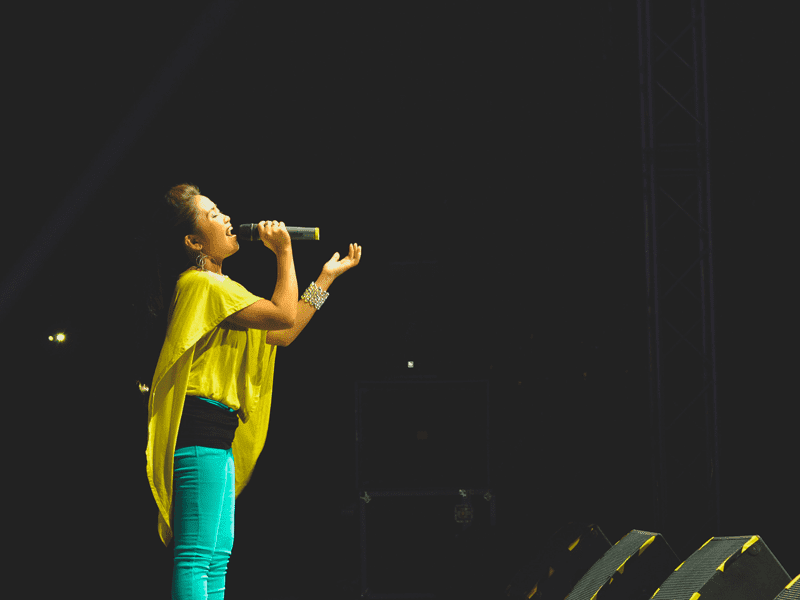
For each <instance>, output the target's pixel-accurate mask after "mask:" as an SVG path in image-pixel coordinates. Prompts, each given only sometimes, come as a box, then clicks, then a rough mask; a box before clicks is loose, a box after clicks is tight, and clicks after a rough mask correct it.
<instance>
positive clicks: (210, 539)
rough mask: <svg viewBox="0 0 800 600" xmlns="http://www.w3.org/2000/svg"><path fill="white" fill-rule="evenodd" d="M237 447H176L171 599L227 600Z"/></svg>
mask: <svg viewBox="0 0 800 600" xmlns="http://www.w3.org/2000/svg"><path fill="white" fill-rule="evenodd" d="M235 479H236V471H235V469H234V463H233V450H230V449H228V450H219V449H217V448H206V447H204V446H189V447H187V448H180V449H178V450H176V451H175V467H174V471H173V488H174V489H173V493H174V505H173V506H174V515H173V517H174V523H173V537H174V540H175V553H174V563H173V572H172V600H222V599H223V598H224V596H225V574H226V573H227V571H228V561H229V560H230V557H231V550H232V549H233V514H234V502H235V499H236V494H235Z"/></svg>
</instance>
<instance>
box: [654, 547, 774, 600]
mask: <svg viewBox="0 0 800 600" xmlns="http://www.w3.org/2000/svg"><path fill="white" fill-rule="evenodd" d="M789 579H790V577H789V574H788V573H787V572H786V571H785V570H784V568H783V567H782V566H781V564H780V563H779V562H778V561H777V560H775V557H774V556H773V555H772V552H770V551H769V548H767V545H766V544H765V543H764V540H762V539H761V538H760V537H759V536H757V535H753V536H738V537H715V538H711V539H710V540H708V541H707V542H706V543H705V544H703V545H702V546H701V547H700V548H699V549H698V550H696V551H695V552H694V554H692V555H691V556H690V557H689V558H688V559H687V560H686V562H684V563H681V564H680V565H679V566H678V568H677V569H675V571H674V572H673V573H672V575H670V576H669V577H668V578H667V580H666V581H664V583H662V584H661V587H660V588H659V589H658V591H657V592H656V593H655V594H653V600H697V599H698V598H702V600H774V599H775V596H776V594H778V593H779V592H780V591H781V590H782V589H783V588H784V586H785V585H786V584H787V583H788V582H789Z"/></svg>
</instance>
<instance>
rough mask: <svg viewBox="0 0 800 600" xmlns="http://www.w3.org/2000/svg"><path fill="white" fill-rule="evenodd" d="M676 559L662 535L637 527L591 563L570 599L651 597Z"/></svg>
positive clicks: (633, 599)
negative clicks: (639, 529) (637, 528)
mask: <svg viewBox="0 0 800 600" xmlns="http://www.w3.org/2000/svg"><path fill="white" fill-rule="evenodd" d="M648 549H649V552H647V551H648ZM642 556H644V557H645V558H644V559H640V557H642ZM637 562H643V564H638V565H637V564H636V563H637ZM677 562H678V559H677V557H676V556H675V554H674V553H673V552H672V549H670V548H669V546H668V545H667V544H666V542H665V541H664V539H663V538H662V537H661V535H660V534H658V533H651V532H648V531H638V530H635V529H634V530H633V531H631V532H630V533H628V534H627V535H626V536H625V537H623V538H622V539H621V540H620V541H618V542H617V543H616V544H614V546H613V547H612V548H611V549H609V550H608V552H606V553H605V554H604V555H603V558H601V559H600V560H598V561H597V562H596V563H595V564H594V566H592V568H591V569H590V570H589V571H588V572H587V573H586V574H585V575H584V576H583V577H582V578H581V580H580V581H579V582H578V583H577V584H576V585H575V587H574V589H573V590H572V592H571V593H570V594H569V596H567V598H568V599H569V600H590V599H594V598H600V597H608V598H626V599H630V600H637V599H638V598H648V597H649V596H650V595H651V594H652V592H653V590H655V589H656V588H657V587H658V583H659V582H660V581H663V578H664V577H665V576H666V575H667V574H668V573H669V571H670V569H672V568H673V565H675V564H676V563H677ZM628 571H630V573H628ZM615 582H616V583H615ZM612 584H613V585H612ZM634 589H635V591H633V590H634ZM601 592H602V593H601ZM621 594H624V595H621Z"/></svg>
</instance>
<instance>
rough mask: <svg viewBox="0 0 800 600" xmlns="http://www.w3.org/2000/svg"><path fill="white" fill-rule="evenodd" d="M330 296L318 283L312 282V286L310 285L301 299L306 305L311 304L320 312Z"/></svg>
mask: <svg viewBox="0 0 800 600" xmlns="http://www.w3.org/2000/svg"><path fill="white" fill-rule="evenodd" d="M328 296H330V294H329V293H328V292H326V291H324V290H323V289H322V288H321V287H319V286H318V285H317V284H316V282H314V281H312V282H311V285H309V286H308V288H307V289H306V291H305V292H303V296H302V297H301V298H300V299H301V300H302V301H303V302H305V303H306V304H310V305H311V306H313V307H314V308H316V309H317V310H319V309H320V308H321V307H322V305H323V303H324V302H325V300H327V299H328Z"/></svg>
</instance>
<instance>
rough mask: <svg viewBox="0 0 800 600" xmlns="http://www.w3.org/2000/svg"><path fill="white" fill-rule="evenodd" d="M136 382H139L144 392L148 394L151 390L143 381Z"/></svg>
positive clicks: (140, 389)
mask: <svg viewBox="0 0 800 600" xmlns="http://www.w3.org/2000/svg"><path fill="white" fill-rule="evenodd" d="M136 383H137V384H139V391H140V392H141V393H142V394H147V393H148V392H149V391H150V388H149V387H148V386H147V384H146V383H142V382H141V381H138V380H137V381H136Z"/></svg>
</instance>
